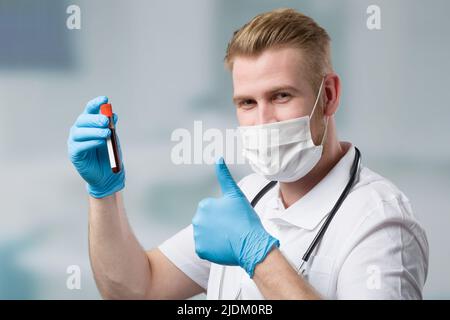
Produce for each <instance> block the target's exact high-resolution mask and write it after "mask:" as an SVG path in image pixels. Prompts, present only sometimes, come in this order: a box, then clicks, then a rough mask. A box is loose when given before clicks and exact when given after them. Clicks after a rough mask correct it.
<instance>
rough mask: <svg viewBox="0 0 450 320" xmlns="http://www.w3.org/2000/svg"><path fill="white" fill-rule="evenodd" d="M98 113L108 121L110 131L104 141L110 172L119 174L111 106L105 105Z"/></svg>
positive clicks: (117, 151) (118, 159)
mask: <svg viewBox="0 0 450 320" xmlns="http://www.w3.org/2000/svg"><path fill="white" fill-rule="evenodd" d="M100 113H101V114H103V115H105V116H107V117H108V119H109V124H108V128H109V129H110V130H111V134H110V136H109V137H108V139H107V140H106V145H107V147H108V157H109V163H110V164H111V170H112V172H114V173H118V172H120V169H121V168H120V158H119V148H118V147H117V136H116V128H115V127H114V121H113V112H112V106H111V104H110V103H105V104H102V105H101V106H100Z"/></svg>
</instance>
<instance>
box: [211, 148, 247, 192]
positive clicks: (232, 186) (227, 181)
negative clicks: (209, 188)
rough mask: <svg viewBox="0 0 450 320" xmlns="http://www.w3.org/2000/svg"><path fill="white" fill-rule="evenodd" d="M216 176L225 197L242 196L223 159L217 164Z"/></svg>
mask: <svg viewBox="0 0 450 320" xmlns="http://www.w3.org/2000/svg"><path fill="white" fill-rule="evenodd" d="M216 176H217V180H218V181H219V184H220V188H221V189H222V193H223V195H224V196H226V195H229V196H236V195H241V194H242V191H241V189H240V188H239V187H238V185H237V184H236V182H235V181H234V179H233V177H232V176H231V173H230V171H229V170H228V167H227V165H226V164H225V161H224V160H223V158H222V157H220V158H219V160H217V162H216Z"/></svg>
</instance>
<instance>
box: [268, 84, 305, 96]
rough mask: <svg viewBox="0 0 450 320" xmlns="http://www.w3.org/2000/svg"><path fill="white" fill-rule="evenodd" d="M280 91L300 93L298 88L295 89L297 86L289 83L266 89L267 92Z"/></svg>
mask: <svg viewBox="0 0 450 320" xmlns="http://www.w3.org/2000/svg"><path fill="white" fill-rule="evenodd" d="M280 91H292V92H294V93H300V90H299V89H297V88H295V87H293V86H290V85H285V86H277V87H274V88H272V89H270V90H269V91H268V93H270V94H273V93H275V92H280Z"/></svg>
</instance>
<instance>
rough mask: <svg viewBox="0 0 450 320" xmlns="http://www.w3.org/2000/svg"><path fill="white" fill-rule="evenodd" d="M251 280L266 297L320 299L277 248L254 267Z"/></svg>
mask: <svg viewBox="0 0 450 320" xmlns="http://www.w3.org/2000/svg"><path fill="white" fill-rule="evenodd" d="M253 280H254V281H255V283H256V285H257V286H258V288H259V290H260V291H261V293H262V294H263V296H264V297H265V298H266V299H283V300H284V299H286V300H287V299H298V300H312V299H320V298H321V297H320V295H319V294H318V293H317V292H316V291H315V290H314V288H312V287H311V286H310V285H309V284H308V282H306V281H305V280H304V279H303V278H302V277H301V276H300V275H298V274H297V272H296V271H295V270H294V269H293V268H292V267H291V265H290V264H289V262H288V261H287V260H286V258H285V257H284V256H283V254H282V253H281V251H280V250H278V248H274V249H272V250H271V251H270V252H269V254H267V256H266V258H265V259H264V260H263V261H262V262H261V263H259V264H258V265H257V266H256V267H255V274H254V276H253Z"/></svg>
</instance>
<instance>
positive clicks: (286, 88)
mask: <svg viewBox="0 0 450 320" xmlns="http://www.w3.org/2000/svg"><path fill="white" fill-rule="evenodd" d="M280 91H292V92H294V93H297V94H299V93H300V92H301V91H300V90H299V89H297V88H295V87H293V86H290V85H282V86H276V87H273V88H270V89H269V90H267V91H266V93H265V94H266V95H267V94H269V95H271V94H274V93H275V92H280ZM247 99H253V98H252V97H251V96H250V95H237V96H234V97H233V102H234V103H237V102H238V101H241V100H247Z"/></svg>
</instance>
